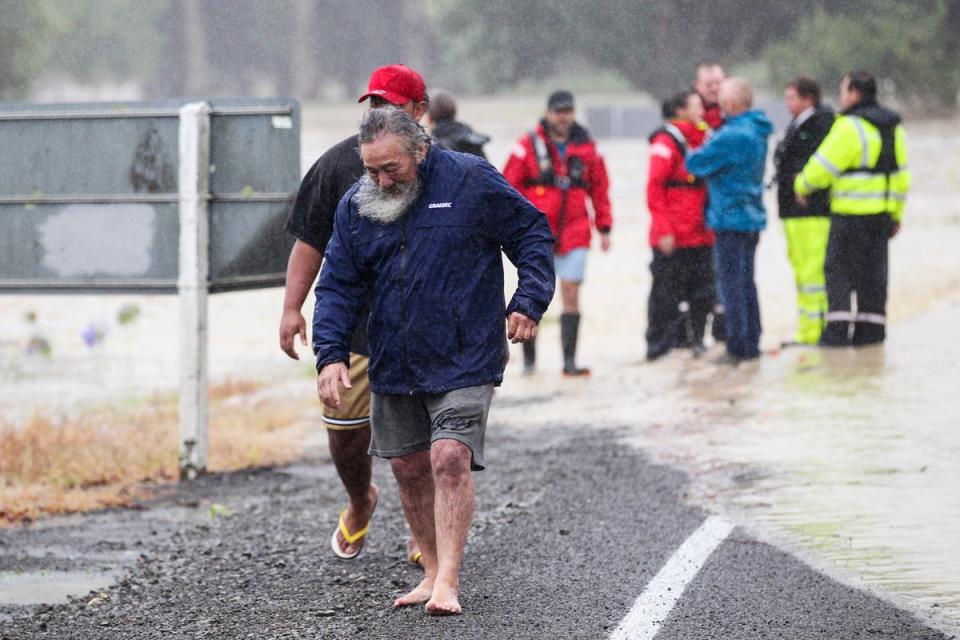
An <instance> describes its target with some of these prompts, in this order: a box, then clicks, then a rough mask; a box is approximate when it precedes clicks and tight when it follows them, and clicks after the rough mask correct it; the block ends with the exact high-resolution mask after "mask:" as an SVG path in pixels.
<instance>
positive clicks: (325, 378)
mask: <svg viewBox="0 0 960 640" xmlns="http://www.w3.org/2000/svg"><path fill="white" fill-rule="evenodd" d="M341 384H342V385H343V386H344V387H345V388H347V389H352V388H353V387H352V386H351V384H350V373H349V372H348V371H347V365H345V364H343V363H342V362H331V363H330V364H328V365H326V366H325V367H324V368H323V369H320V373H319V374H317V395H318V396H320V400H321V401H323V404H325V405H327V406H328V407H330V408H331V409H339V408H340V385H341Z"/></svg>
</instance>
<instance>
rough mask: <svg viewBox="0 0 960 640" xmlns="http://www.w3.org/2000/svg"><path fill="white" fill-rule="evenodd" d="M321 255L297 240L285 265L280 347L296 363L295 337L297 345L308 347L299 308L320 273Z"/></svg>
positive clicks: (305, 330)
mask: <svg viewBox="0 0 960 640" xmlns="http://www.w3.org/2000/svg"><path fill="white" fill-rule="evenodd" d="M321 262H323V254H322V253H320V252H319V251H317V250H316V249H314V248H313V247H312V246H310V245H309V244H307V243H306V242H303V241H302V240H297V241H296V242H295V243H294V245H293V249H292V250H291V251H290V260H289V261H288V262H287V281H286V286H285V288H284V295H283V315H282V316H281V317H280V348H281V349H282V350H283V352H284V353H286V354H287V355H288V356H290V357H291V358H293V359H294V360H299V359H300V356H299V355H298V354H297V349H296V345H295V341H296V337H297V335H299V336H300V343H301V344H303V345H304V346H306V344H307V322H306V320H304V318H303V313H301V309H302V307H303V302H304V301H305V300H306V299H307V294H308V293H309V292H310V286H311V285H312V284H313V281H314V280H315V279H316V277H317V273H318V272H319V271H320V263H321Z"/></svg>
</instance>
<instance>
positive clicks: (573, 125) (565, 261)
mask: <svg viewBox="0 0 960 640" xmlns="http://www.w3.org/2000/svg"><path fill="white" fill-rule="evenodd" d="M503 175H504V177H505V178H506V179H507V181H508V182H509V183H510V184H511V185H513V187H514V188H515V189H516V190H517V191H519V192H520V193H522V194H523V195H524V196H525V197H526V198H527V199H528V200H529V201H530V202H531V203H533V205H534V206H535V207H536V208H537V209H539V210H540V211H542V212H544V213H545V214H546V216H547V221H548V222H549V223H550V229H551V230H552V231H553V235H554V238H555V239H556V241H555V243H554V247H553V252H554V263H555V266H556V272H557V277H558V278H560V287H559V289H560V295H561V297H562V300H563V313H562V315H561V316H560V340H561V345H562V347H563V373H564V375H568V376H582V375H589V373H590V370H589V369H586V368H582V367H578V366H577V365H576V351H577V337H578V335H579V330H580V306H579V293H580V284H581V283H582V282H583V277H584V272H585V269H586V260H587V251H588V250H589V249H590V215H589V213H588V209H587V200H589V201H590V203H591V204H592V206H593V226H595V227H596V228H597V231H599V232H600V248H601V249H602V250H603V251H607V250H608V249H609V248H610V228H611V227H612V225H613V218H612V216H611V214H610V199H609V197H608V196H607V190H608V188H609V180H608V179H607V167H606V165H605V164H604V161H603V156H601V155H600V154H599V152H598V151H597V147H596V143H595V142H594V141H593V139H592V138H591V137H590V134H589V133H588V132H587V130H586V129H584V128H583V127H582V126H580V124H578V123H577V122H576V120H575V116H574V105H573V94H572V93H570V92H569V91H555V92H554V93H553V94H551V95H550V98H549V99H548V100H547V112H546V115H545V116H544V118H543V120H541V121H540V125H539V126H538V127H537V129H536V130H535V131H532V132H530V133H529V134H527V135H525V136H524V137H522V138H520V141H519V142H518V143H517V145H516V147H514V150H513V152H512V153H511V154H510V157H509V158H508V159H507V164H506V166H505V167H504V169H503ZM523 346H524V350H523V360H524V372H526V373H531V372H532V371H533V368H534V363H535V360H536V351H535V347H534V344H533V342H532V341H531V342H525V343H524V344H523Z"/></svg>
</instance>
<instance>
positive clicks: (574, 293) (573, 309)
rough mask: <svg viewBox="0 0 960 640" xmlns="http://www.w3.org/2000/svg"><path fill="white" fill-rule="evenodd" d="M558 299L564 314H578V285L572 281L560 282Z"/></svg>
mask: <svg viewBox="0 0 960 640" xmlns="http://www.w3.org/2000/svg"><path fill="white" fill-rule="evenodd" d="M560 299H561V301H562V302H563V312H564V313H579V312H580V283H579V282H574V281H573V280H561V281H560Z"/></svg>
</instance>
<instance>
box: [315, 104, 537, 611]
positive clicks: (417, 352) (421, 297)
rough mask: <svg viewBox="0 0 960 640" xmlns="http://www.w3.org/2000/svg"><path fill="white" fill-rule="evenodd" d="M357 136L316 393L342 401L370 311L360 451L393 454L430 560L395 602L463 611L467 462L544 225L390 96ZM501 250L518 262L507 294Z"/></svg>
mask: <svg viewBox="0 0 960 640" xmlns="http://www.w3.org/2000/svg"><path fill="white" fill-rule="evenodd" d="M359 140H360V154H361V157H362V159H363V164H364V168H365V170H366V176H364V177H363V178H361V179H360V180H359V181H358V182H357V184H355V185H354V186H353V187H352V188H351V189H350V190H349V191H348V192H347V193H346V195H344V197H343V199H342V200H341V201H340V205H339V207H338V208H337V214H336V218H335V221H334V229H333V237H332V238H331V240H330V242H329V244H328V245H327V251H326V255H325V260H326V262H325V264H324V266H323V269H322V270H321V272H320V279H319V281H318V283H317V288H316V294H317V296H316V297H317V301H316V310H315V312H314V316H313V317H314V321H313V348H314V352H315V353H316V355H317V371H318V378H317V388H318V393H319V395H320V399H321V400H323V402H324V403H325V404H326V405H327V406H329V407H335V406H336V405H338V404H339V402H340V398H339V392H340V388H341V385H342V386H343V387H348V388H349V386H350V380H349V376H348V374H347V364H348V359H349V346H350V336H351V335H352V333H353V329H354V326H355V325H356V324H357V323H358V322H361V321H367V322H368V328H369V351H370V387H371V390H372V406H371V427H372V434H371V443H370V452H371V454H373V455H376V456H380V457H383V458H388V459H390V463H391V467H392V468H393V472H394V475H395V476H396V478H397V485H398V489H399V492H400V498H401V503H402V504H403V508H404V513H405V514H406V517H407V521H408V522H409V524H410V528H411V529H412V531H413V534H414V537H415V538H416V540H417V542H419V543H420V550H421V551H422V553H423V556H422V563H423V567H424V573H425V576H424V580H423V581H422V582H421V583H420V584H419V585H418V586H417V587H416V588H415V589H413V590H412V591H411V592H410V593H408V594H406V595H405V596H402V597H400V598H398V599H397V600H396V601H395V602H394V606H396V607H401V606H408V605H415V604H425V609H426V611H427V613H430V614H457V613H460V612H461V606H460V603H459V573H460V563H461V559H462V557H463V548H464V545H465V543H466V538H467V532H468V531H469V527H470V520H471V519H472V515H473V505H474V487H473V478H472V475H471V470H479V469H482V468H483V466H484V462H483V435H484V429H485V426H486V419H487V412H488V410H489V407H490V401H491V398H492V396H493V388H494V387H495V386H496V385H499V384H500V382H501V381H502V379H503V370H504V365H505V364H506V361H507V338H509V339H511V340H512V341H513V342H525V341H528V340H532V339H533V338H534V337H535V336H536V330H537V322H538V321H539V320H540V317H541V316H542V315H543V312H544V311H545V310H546V308H547V306H548V305H549V303H550V300H551V298H552V297H553V289H554V272H553V236H552V234H551V233H550V227H549V226H548V224H547V222H546V217H545V216H544V215H543V214H542V213H541V212H540V211H538V210H537V209H536V208H534V207H533V205H531V204H530V203H529V202H528V201H527V200H526V199H525V198H523V196H521V195H520V194H519V193H517V191H515V190H514V189H513V188H512V187H511V186H510V185H509V184H508V183H507V182H506V180H505V179H504V178H503V176H501V175H500V173H499V172H498V171H497V170H496V169H494V168H493V167H492V166H491V165H490V164H489V163H487V162H486V161H485V160H482V159H480V158H477V157H475V156H469V155H465V154H460V153H454V152H451V151H447V150H445V149H442V148H440V147H438V146H433V145H431V140H430V137H429V136H428V135H427V134H426V133H425V132H424V131H423V129H421V128H420V126H419V125H418V124H417V123H416V122H415V121H414V120H413V118H411V117H410V116H409V115H407V114H405V113H404V112H403V111H401V110H399V109H373V110H371V111H369V112H368V113H367V115H366V116H365V117H364V119H363V122H362V124H361V125H360V136H359ZM501 251H502V252H503V253H505V254H506V255H507V257H508V258H509V259H510V261H511V262H512V263H513V264H514V266H516V268H517V274H518V284H517V290H516V292H515V293H514V295H513V297H512V299H511V301H510V304H509V305H507V304H505V301H504V295H503V288H504V281H503V261H502V258H501ZM367 300H369V301H370V315H369V318H368V319H367V318H361V317H360V314H361V309H362V308H363V306H364V302H365V301H367ZM505 320H506V323H505ZM505 324H506V326H505ZM434 498H436V504H437V508H436V509H435V505H434Z"/></svg>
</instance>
